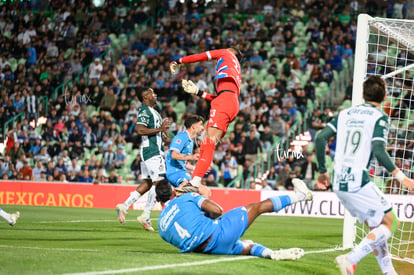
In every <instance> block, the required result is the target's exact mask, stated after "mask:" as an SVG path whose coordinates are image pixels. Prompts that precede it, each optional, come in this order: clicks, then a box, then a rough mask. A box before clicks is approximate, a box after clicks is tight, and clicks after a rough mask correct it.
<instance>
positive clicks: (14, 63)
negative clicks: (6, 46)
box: [7, 57, 17, 72]
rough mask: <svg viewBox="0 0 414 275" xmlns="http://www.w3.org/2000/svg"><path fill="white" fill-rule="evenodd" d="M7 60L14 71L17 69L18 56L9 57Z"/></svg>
mask: <svg viewBox="0 0 414 275" xmlns="http://www.w3.org/2000/svg"><path fill="white" fill-rule="evenodd" d="M7 61H8V62H9V64H10V69H11V70H12V72H14V71H16V69H17V60H16V58H14V57H12V58H9V59H8V60H7Z"/></svg>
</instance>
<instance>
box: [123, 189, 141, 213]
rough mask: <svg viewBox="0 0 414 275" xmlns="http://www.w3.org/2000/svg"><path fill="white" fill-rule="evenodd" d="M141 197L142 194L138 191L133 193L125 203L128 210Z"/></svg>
mask: <svg viewBox="0 0 414 275" xmlns="http://www.w3.org/2000/svg"><path fill="white" fill-rule="evenodd" d="M140 197H141V194H140V193H138V192H137V190H135V191H133V192H131V193H130V195H129V197H128V199H127V200H126V201H125V202H124V205H125V207H126V209H129V208H130V207H131V205H133V204H134V203H135V202H136V201H137V200H138V199H139V198H140Z"/></svg>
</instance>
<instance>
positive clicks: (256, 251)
mask: <svg viewBox="0 0 414 275" xmlns="http://www.w3.org/2000/svg"><path fill="white" fill-rule="evenodd" d="M265 249H266V247H264V246H263V245H261V244H258V243H255V244H253V246H252V248H251V249H250V255H252V256H256V257H263V256H262V254H263V251H264V250H265Z"/></svg>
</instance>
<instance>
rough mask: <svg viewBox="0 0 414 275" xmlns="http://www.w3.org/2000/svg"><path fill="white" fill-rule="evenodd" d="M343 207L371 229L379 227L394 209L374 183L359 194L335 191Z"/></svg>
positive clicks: (370, 183)
mask: <svg viewBox="0 0 414 275" xmlns="http://www.w3.org/2000/svg"><path fill="white" fill-rule="evenodd" d="M335 193H336V195H337V196H338V198H339V199H340V200H341V203H342V204H343V206H344V207H345V208H346V209H347V210H348V211H349V213H351V215H352V216H354V217H356V218H358V220H359V222H361V223H363V222H366V223H367V224H368V226H369V227H377V226H378V225H379V224H380V223H381V221H382V219H383V218H384V215H385V214H386V213H387V212H389V211H390V210H391V209H392V205H391V203H390V202H389V201H388V199H387V198H386V197H385V196H384V193H383V192H382V191H381V190H379V189H378V187H377V186H376V185H375V184H374V183H373V182H369V183H367V184H366V185H365V186H364V187H362V188H361V189H359V190H358V191H357V192H354V193H351V192H343V191H335Z"/></svg>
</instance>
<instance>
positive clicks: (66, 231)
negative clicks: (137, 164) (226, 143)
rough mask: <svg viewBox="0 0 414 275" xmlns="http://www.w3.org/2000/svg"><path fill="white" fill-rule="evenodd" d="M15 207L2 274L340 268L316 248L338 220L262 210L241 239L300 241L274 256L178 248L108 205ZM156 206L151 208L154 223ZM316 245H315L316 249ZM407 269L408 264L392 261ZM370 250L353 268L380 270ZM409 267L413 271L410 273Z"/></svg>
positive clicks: (5, 228)
mask: <svg viewBox="0 0 414 275" xmlns="http://www.w3.org/2000/svg"><path fill="white" fill-rule="evenodd" d="M3 207H4V209H5V210H6V211H8V212H14V211H16V210H19V211H20V212H21V217H20V219H19V221H18V223H17V224H16V226H14V227H10V226H9V225H8V224H7V223H6V222H4V221H2V223H1V224H0V251H1V254H0V274H67V273H83V274H122V273H128V274H143V273H147V272H150V273H151V274H239V275H241V274H261V275H262V274H295V275H296V274H339V271H338V270H337V269H336V266H335V264H334V259H335V257H336V256H337V255H339V254H341V253H344V252H341V251H335V252H330V251H321V250H324V249H328V248H334V247H335V246H336V245H338V244H340V243H341V235H342V234H341V232H342V221H341V220H335V219H315V218H296V217H295V218H293V217H274V216H262V217H259V218H258V219H257V220H256V221H255V223H254V224H253V225H252V226H251V227H250V228H249V229H248V230H247V232H246V234H245V236H244V237H243V239H250V240H254V241H255V242H258V243H261V244H263V245H266V246H268V247H269V248H272V249H278V248H289V247H301V248H303V249H304V250H305V253H306V254H305V256H304V257H303V258H301V259H300V260H298V261H279V262H278V261H272V260H267V259H260V258H254V257H245V256H217V255H203V254H195V253H188V254H180V253H178V252H177V251H178V250H177V249H176V248H174V247H173V246H171V245H169V244H167V243H165V242H164V241H163V240H161V238H160V237H159V235H158V234H157V233H153V232H147V231H144V229H143V228H142V227H141V226H140V225H139V224H138V223H137V221H136V220H135V218H136V217H137V216H138V215H139V214H140V213H139V212H138V211H133V210H130V211H129V215H128V216H127V223H126V224H125V225H120V224H119V223H118V221H117V219H116V214H115V210H114V209H112V210H111V209H86V208H53V207H31V206H11V205H8V206H3ZM158 214H159V213H158V212H153V214H152V218H153V224H154V225H156V218H157V217H158ZM317 252H319V253H317ZM394 264H395V266H396V268H397V271H399V273H400V272H403V273H404V274H410V273H409V271H410V270H411V269H412V268H413V266H412V265H407V266H405V265H404V264H402V263H400V262H396V261H394ZM380 273H381V272H380V269H379V268H378V265H377V263H376V260H375V257H374V256H373V255H369V256H368V257H366V258H365V259H363V260H362V262H361V263H360V264H359V265H358V267H357V272H356V274H380ZM411 274H413V273H411Z"/></svg>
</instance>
